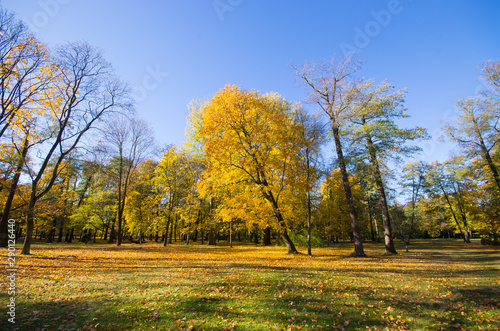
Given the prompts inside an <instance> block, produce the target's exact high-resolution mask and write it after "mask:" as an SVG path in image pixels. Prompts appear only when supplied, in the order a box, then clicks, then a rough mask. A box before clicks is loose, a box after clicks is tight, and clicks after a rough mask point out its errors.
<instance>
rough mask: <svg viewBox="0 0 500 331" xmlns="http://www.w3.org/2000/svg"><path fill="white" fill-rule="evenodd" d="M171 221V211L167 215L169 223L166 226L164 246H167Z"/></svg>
mask: <svg viewBox="0 0 500 331" xmlns="http://www.w3.org/2000/svg"><path fill="white" fill-rule="evenodd" d="M170 222H171V219H170V212H169V213H168V215H167V225H166V226H165V240H164V241H163V247H165V246H167V240H168V227H169V226H170ZM157 235H158V233H157ZM170 243H172V241H170Z"/></svg>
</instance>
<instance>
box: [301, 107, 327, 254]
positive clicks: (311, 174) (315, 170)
mask: <svg viewBox="0 0 500 331" xmlns="http://www.w3.org/2000/svg"><path fill="white" fill-rule="evenodd" d="M295 112H296V114H295V117H296V121H298V122H299V123H300V125H301V126H302V128H303V131H302V138H303V139H302V141H303V142H304V145H303V146H302V148H301V149H300V153H301V159H302V168H303V176H305V184H306V208H307V254H308V255H312V251H311V239H312V238H311V230H312V224H311V220H312V214H313V210H312V196H311V195H312V191H313V189H314V186H315V184H316V182H317V181H318V179H319V177H320V169H319V155H320V147H321V145H322V144H323V143H324V140H325V132H324V131H325V130H324V125H323V124H322V123H321V122H320V119H319V116H318V115H319V114H315V115H312V114H310V113H308V112H307V111H306V110H304V109H303V108H302V107H301V106H300V105H299V107H298V108H297V109H296V111H295Z"/></svg>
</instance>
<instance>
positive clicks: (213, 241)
mask: <svg viewBox="0 0 500 331" xmlns="http://www.w3.org/2000/svg"><path fill="white" fill-rule="evenodd" d="M216 244H217V242H216V239H215V233H214V229H210V230H209V231H208V245H210V246H215V245H216Z"/></svg>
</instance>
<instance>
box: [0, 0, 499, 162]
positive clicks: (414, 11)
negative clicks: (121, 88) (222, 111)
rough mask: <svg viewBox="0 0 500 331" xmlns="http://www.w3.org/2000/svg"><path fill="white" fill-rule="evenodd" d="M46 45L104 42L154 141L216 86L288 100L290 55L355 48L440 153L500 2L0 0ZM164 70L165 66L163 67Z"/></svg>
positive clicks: (293, 94)
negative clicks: (445, 128) (399, 91)
mask: <svg viewBox="0 0 500 331" xmlns="http://www.w3.org/2000/svg"><path fill="white" fill-rule="evenodd" d="M0 4H1V5H2V6H3V7H4V8H7V9H9V10H13V11H14V12H16V13H17V16H18V17H19V18H22V19H24V20H25V21H26V22H27V23H28V24H29V25H30V26H31V27H32V29H33V30H34V31H35V33H36V35H37V36H38V38H39V39H40V40H41V41H43V42H47V43H49V44H50V45H58V44H61V43H64V42H67V41H75V40H85V41H88V42H89V43H90V44H92V45H95V46H98V47H100V48H102V49H103V50H104V52H105V56H106V58H107V59H108V61H110V62H111V63H112V64H113V65H114V67H115V69H116V71H117V73H118V74H119V76H120V77H122V78H123V79H124V80H126V81H128V82H129V83H130V84H131V85H132V86H134V87H135V88H136V93H137V96H138V97H139V98H140V99H141V100H140V102H139V103H138V104H137V111H138V114H139V116H140V117H142V118H145V119H146V120H147V121H149V122H150V123H151V125H152V127H153V128H154V130H155V133H156V137H157V139H158V141H159V143H160V144H169V143H174V144H179V143H182V142H183V141H184V139H185V137H184V133H185V127H186V122H185V117H186V115H187V104H188V103H189V102H190V101H191V100H193V99H201V100H205V99H207V98H209V97H211V96H212V95H214V94H215V93H216V92H217V91H218V90H219V89H220V88H222V87H223V86H224V85H225V84H238V85H240V86H242V87H244V88H246V89H257V90H259V91H261V92H270V91H275V92H278V93H280V94H282V95H283V96H284V97H285V98H286V99H288V100H290V101H300V100H302V99H303V98H304V96H305V92H304V89H303V88H301V87H295V83H294V81H295V79H294V77H293V75H292V70H291V68H290V67H289V63H290V62H291V61H293V62H295V63H297V64H301V63H303V62H304V60H306V59H323V58H327V57H330V56H331V55H333V54H337V55H342V54H343V52H344V51H345V50H346V49H349V48H350V49H352V48H351V47H354V48H355V50H356V51H357V52H358V54H359V55H360V57H361V58H362V59H364V60H365V61H366V63H365V65H364V66H363V69H362V74H363V75H364V76H365V77H371V78H374V79H375V80H376V81H382V80H384V79H387V80H388V81H389V82H390V83H392V84H394V85H395V86H396V87H398V88H404V87H406V88H408V91H409V94H408V98H407V108H408V113H409V114H410V115H411V119H408V120H405V121H404V122H403V123H404V125H405V126H415V125H418V126H423V127H426V128H427V129H428V130H429V132H430V133H431V134H432V135H433V136H434V140H432V141H429V142H427V144H426V146H425V147H424V155H423V158H424V159H426V160H428V161H432V160H435V159H438V160H444V159H445V158H446V156H447V150H448V147H449V146H441V143H439V142H437V141H436V138H437V137H438V136H439V135H440V132H439V128H440V127H441V123H440V121H441V120H443V119H445V118H447V117H450V116H453V112H452V110H453V108H454V104H455V102H456V101H457V100H458V99H459V98H463V97H467V96H471V95H473V94H474V93H475V92H476V90H477V89H478V87H479V86H480V82H479V81H478V80H477V76H478V68H477V66H478V64H479V63H480V62H482V61H484V60H488V59H493V60H497V59H499V58H500V1H496V0H490V1H465V0H447V1H436V0H399V1H398V0H380V1H379V0H371V1H368V0H365V1H344V0H343V1H341V0H317V1H305V0H303V1H298V0H288V1H277V0H276V1H269V0H266V1H264V0H215V1H214V0H177V1H173V0H164V1H153V0H142V1H137V0H134V1H131V0H120V1H119V0H22V1H20V0H0ZM167 73H168V74H167Z"/></svg>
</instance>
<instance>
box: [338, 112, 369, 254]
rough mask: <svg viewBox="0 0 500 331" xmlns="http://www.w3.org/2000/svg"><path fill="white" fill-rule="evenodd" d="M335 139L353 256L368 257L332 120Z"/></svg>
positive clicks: (340, 146) (340, 147)
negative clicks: (349, 219) (351, 237)
mask: <svg viewBox="0 0 500 331" xmlns="http://www.w3.org/2000/svg"><path fill="white" fill-rule="evenodd" d="M331 125H332V132H333V138H334V141H335V147H336V151H337V162H338V163H339V167H340V172H341V174H342V182H343V184H344V193H345V197H346V201H347V207H348V209H349V217H350V218H351V228H352V234H353V237H354V253H352V254H351V256H355V257H366V254H365V251H364V249H363V241H362V239H361V231H360V230H359V224H358V217H357V215H356V208H355V207H354V200H353V198H352V192H351V186H350V184H349V174H348V173H347V167H346V163H345V159H344V154H343V152H342V145H341V142H340V133H339V128H338V126H337V123H336V122H335V120H334V119H333V118H332V119H331Z"/></svg>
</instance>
